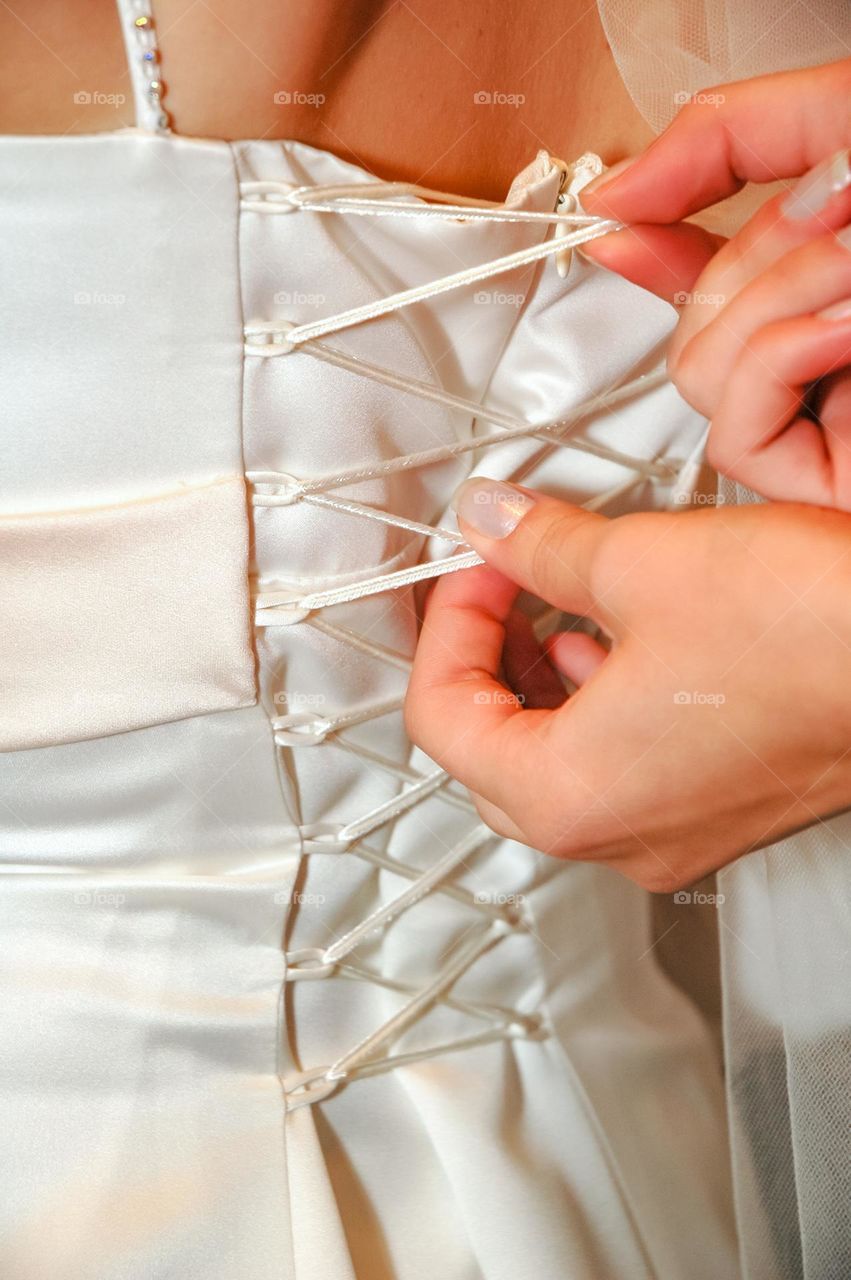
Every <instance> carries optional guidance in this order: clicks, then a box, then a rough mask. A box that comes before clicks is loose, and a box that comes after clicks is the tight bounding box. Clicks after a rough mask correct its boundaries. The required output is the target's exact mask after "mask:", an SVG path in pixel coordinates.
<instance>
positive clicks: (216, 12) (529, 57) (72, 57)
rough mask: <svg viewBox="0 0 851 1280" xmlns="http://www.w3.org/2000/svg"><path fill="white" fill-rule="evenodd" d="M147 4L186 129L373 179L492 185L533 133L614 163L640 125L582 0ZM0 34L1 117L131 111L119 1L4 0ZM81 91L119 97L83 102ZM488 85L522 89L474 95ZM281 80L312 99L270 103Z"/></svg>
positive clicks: (26, 125) (532, 149)
mask: <svg viewBox="0 0 851 1280" xmlns="http://www.w3.org/2000/svg"><path fill="white" fill-rule="evenodd" d="M152 7H153V12H154V17H155V20H156V28H157V33H158V39H159V44H160V49H161V53H162V78H163V80H164V82H165V86H166V94H165V99H164V102H165V105H166V106H167V107H168V110H169V112H170V113H171V115H172V120H173V126H174V128H175V130H176V131H177V132H178V133H182V134H185V135H191V136H201V137H213V138H215V137H220V138H292V139H296V140H298V141H301V142H306V143H310V144H311V145H313V146H317V147H321V148H324V149H326V150H329V151H333V152H334V153H335V154H337V155H339V156H341V157H343V158H344V159H347V160H352V161H353V162H354V163H356V164H360V165H362V166H364V167H365V168H367V169H368V170H370V171H371V172H373V173H375V174H376V175H377V176H378V177H380V178H385V179H391V180H395V179H404V180H408V181H413V182H419V183H422V184H424V185H426V186H430V187H436V188H440V189H446V190H450V191H458V192H460V193H464V194H469V195H476V196H481V197H485V198H488V199H497V200H500V199H502V198H503V197H504V196H505V192H506V190H507V188H508V185H509V183H510V182H511V180H512V179H513V178H514V176H515V175H516V174H517V173H518V172H519V171H520V169H522V168H523V167H524V166H525V165H526V164H527V163H528V162H529V161H530V160H531V159H532V158H533V156H534V155H535V153H536V151H538V150H539V149H540V148H542V147H543V148H546V149H547V150H549V151H550V152H551V153H552V154H554V155H556V156H560V157H561V158H562V159H564V160H571V159H574V158H575V157H577V156H579V155H580V154H581V153H582V152H584V151H587V150H589V149H592V150H596V151H598V152H599V153H600V154H601V155H602V156H603V158H604V159H605V160H606V162H607V163H611V162H612V161H616V160H619V159H620V158H621V157H622V156H625V155H627V154H628V153H629V152H630V151H634V150H636V149H638V148H639V147H641V146H643V145H645V143H646V142H648V141H649V140H650V138H651V136H652V134H651V131H650V129H649V128H648V126H647V125H646V123H645V122H644V121H643V119H642V118H641V116H640V115H639V113H638V111H637V110H636V108H635V106H634V105H633V103H632V101H631V99H630V97H629V95H628V93H627V91H626V89H625V88H624V86H623V84H622V82H621V79H620V76H619V75H618V72H617V68H616V66H615V63H614V59H613V58H612V55H611V52H610V50H609V48H608V46H607V44H606V40H605V36H604V34H603V29H602V26H601V23H600V19H599V17H598V14H597V9H596V5H594V4H590V5H589V4H588V3H587V2H586V0H524V5H523V21H522V22H520V21H517V7H516V5H512V4H509V3H508V2H507V0H478V2H477V3H476V4H461V3H459V0H360V3H349V2H348V0H346V2H345V3H344V0H311V3H310V4H309V5H306V4H291V3H289V4H288V3H281V2H280V0H262V2H254V3H251V4H246V3H243V0H204V3H198V2H197V0H155V2H154V4H153V6H152ZM93 33H96V36H97V38H96V39H93V38H92V36H93ZM0 49H2V50H3V94H2V98H0V132H2V133H18V132H20V133H48V134H49V133H57V134H65V133H66V132H71V133H88V132H94V131H97V130H104V129H115V128H121V127H124V126H127V125H131V124H132V123H133V109H132V102H131V101H130V98H129V96H128V95H129V90H128V84H127V75H126V69H125V59H124V49H123V44H122V40H121V34H120V31H119V27H118V18H117V13H116V8H115V2H114V0H73V2H71V3H69V0H26V2H24V0H9V3H7V4H3V5H0ZM81 90H82V91H89V92H92V91H95V90H97V91H100V92H101V93H104V94H112V95H114V94H116V93H117V94H122V93H123V94H124V96H125V101H124V102H123V103H120V104H118V105H117V106H112V105H108V104H104V103H98V102H97V101H95V102H91V103H88V104H86V105H83V106H81V105H78V104H75V103H74V94H75V93H77V92H79V91H81ZM483 91H484V92H491V93H492V92H493V91H497V92H498V93H502V94H505V95H513V97H514V98H517V97H522V99H523V101H522V102H521V103H519V104H517V105H512V104H511V103H510V102H507V103H496V104H491V105H488V104H481V103H477V102H476V100H475V98H476V95H477V94H479V93H481V92H483ZM282 92H283V93H287V92H289V93H290V94H291V96H293V98H295V97H296V95H297V94H302V95H314V96H316V95H322V96H323V97H324V101H323V102H322V103H321V104H320V105H318V106H315V105H310V104H309V103H305V102H301V101H296V100H293V101H291V102H289V103H287V102H280V101H278V102H276V101H275V94H276V93H277V94H278V95H279V97H280V94H281V93H282Z"/></svg>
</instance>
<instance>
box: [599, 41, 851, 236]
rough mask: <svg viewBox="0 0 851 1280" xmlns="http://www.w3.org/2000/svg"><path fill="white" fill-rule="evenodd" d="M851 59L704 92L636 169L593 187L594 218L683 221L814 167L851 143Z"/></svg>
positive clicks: (625, 170)
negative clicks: (750, 185) (753, 185)
mask: <svg viewBox="0 0 851 1280" xmlns="http://www.w3.org/2000/svg"><path fill="white" fill-rule="evenodd" d="M849 97H851V59H848V58H846V59H843V60H842V61H840V62H834V63H831V64H829V65H828V66H825V67H819V68H817V69H815V70H813V69H809V68H808V69H806V70H803V71H789V72H782V73H778V74H775V75H768V76H760V77H758V78H756V79H752V80H743V81H740V82H739V83H737V84H727V85H720V86H719V87H718V88H717V89H715V90H707V92H706V93H704V94H701V95H698V96H697V97H696V99H695V100H694V101H693V102H691V103H689V104H688V105H687V106H686V107H684V108H683V110H682V111H681V112H680V113H679V115H678V116H677V117H676V119H675V120H674V121H673V123H672V124H671V125H669V127H668V128H667V129H666V130H665V131H664V133H662V134H660V135H659V137H658V138H656V139H655V141H654V142H652V143H651V144H650V146H649V147H648V148H647V150H646V151H644V152H643V153H642V154H641V155H640V156H639V157H638V158H637V159H636V160H635V161H634V162H633V163H632V164H630V165H628V166H627V167H626V168H621V169H620V171H619V172H618V173H617V174H615V175H614V176H613V177H612V178H611V180H610V181H609V182H606V180H605V179H606V175H605V174H604V175H603V176H602V177H601V178H599V179H597V180H595V181H594V182H593V183H589V185H588V186H587V187H585V188H584V189H583V192H582V204H583V207H584V208H585V209H587V211H588V212H589V213H595V214H601V215H605V216H606V217H614V218H618V219H619V220H620V221H622V222H630V223H632V222H679V221H680V220H681V219H683V218H686V217H688V216H689V214H693V213H696V212H697V211H698V210H700V209H705V208H707V207H708V206H709V205H712V204H715V203H716V202H717V201H719V200H722V199H724V198H725V197H726V196H729V195H732V194H733V193H734V192H735V191H738V190H739V189H740V188H741V187H742V186H743V185H744V183H745V182H747V181H752V182H773V181H775V180H776V179H778V178H791V177H795V176H797V175H798V174H802V173H804V172H805V171H807V170H808V169H810V168H812V167H813V166H814V165H816V164H817V163H818V162H819V161H821V160H823V159H824V157H825V156H830V155H832V154H833V153H834V152H836V151H838V150H840V149H841V148H847V147H848V145H849V142H851V117H849V114H848V112H847V111H846V110H844V109H840V110H837V104H844V103H846V102H848V100H849Z"/></svg>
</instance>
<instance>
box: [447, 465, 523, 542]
mask: <svg viewBox="0 0 851 1280" xmlns="http://www.w3.org/2000/svg"><path fill="white" fill-rule="evenodd" d="M534 505H535V499H534V498H530V497H529V495H528V494H527V493H523V491H522V490H521V489H516V488H515V487H514V485H513V484H504V483H503V482H502V481H501V480H488V479H486V478H485V477H484V476H473V478H472V479H470V480H465V481H464V483H463V484H462V485H461V487H460V488H459V489H458V490H456V493H455V496H454V497H453V499H452V506H453V507H454V509H455V511H456V513H457V514H458V515H459V516H460V518H461V519H462V520H463V521H464V522H465V523H466V524H469V525H471V526H472V528H473V529H475V530H476V531H477V532H478V533H483V534H484V535H485V537H486V538H507V537H508V535H509V534H510V533H512V532H513V531H514V530H515V529H516V528H517V526H518V524H519V523H520V521H521V520H522V519H523V517H524V516H525V515H528V513H529V512H530V511H531V510H532V507H534Z"/></svg>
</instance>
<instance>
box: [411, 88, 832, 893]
mask: <svg viewBox="0 0 851 1280" xmlns="http://www.w3.org/2000/svg"><path fill="white" fill-rule="evenodd" d="M849 87H851V63H841V64H836V65H835V66H833V67H831V68H828V69H826V70H824V71H822V70H816V71H811V72H804V73H795V75H791V76H777V77H766V78H763V79H762V80H760V81H756V82H751V83H749V84H745V85H743V86H741V87H730V86H717V87H715V88H716V91H717V92H721V93H722V94H723V95H725V101H726V106H725V108H724V109H723V111H722V112H720V113H719V112H717V111H716V112H715V114H714V115H711V114H709V113H708V112H705V111H702V110H701V108H700V107H698V106H697V105H696V106H695V107H694V108H693V109H689V110H688V111H686V112H685V113H683V115H682V117H681V118H680V119H678V121H676V122H675V124H674V125H673V126H672V127H671V129H670V130H669V131H668V133H667V134H666V135H664V136H663V137H662V138H661V139H660V140H659V141H658V142H656V143H654V144H653V145H652V146H651V147H650V148H649V150H648V152H647V153H645V155H644V156H643V158H642V159H640V160H639V161H637V162H636V163H635V164H632V165H630V166H629V167H627V168H625V169H622V170H621V171H620V172H619V173H618V174H617V175H614V176H612V177H611V178H610V180H609V181H608V182H600V183H598V184H597V185H596V186H595V188H594V189H593V190H591V189H589V191H588V192H587V193H583V204H584V206H585V207H586V209H588V211H589V212H594V213H600V214H606V215H609V216H612V215H613V216H616V217H617V218H619V219H621V220H624V221H629V222H630V223H631V224H633V225H632V227H631V229H629V230H627V231H623V232H618V233H616V234H614V235H612V236H609V237H607V238H606V239H605V240H600V241H597V242H595V244H594V245H591V246H588V252H589V254H592V255H593V256H595V257H597V258H598V260H599V261H601V262H602V263H604V264H605V265H606V266H608V267H609V268H610V269H613V270H620V271H622V272H623V273H624V274H625V275H627V276H629V277H630V278H632V279H634V280H636V281H639V282H640V283H642V284H644V285H645V286H646V287H650V288H654V289H655V290H656V291H657V292H659V293H660V294H662V295H663V296H665V295H667V296H672V294H673V293H675V292H676V291H677V290H688V291H690V296H692V298H693V300H692V301H691V302H690V303H689V305H688V306H686V307H685V308H684V312H683V316H682V319H681V321H680V325H679V328H678V331H677V333H676V335H675V337H674V342H673V344H672V354H671V359H670V364H671V370H672V374H673V376H674V379H675V380H676V381H678V382H679V384H680V386H681V388H682V389H683V391H684V393H685V394H686V395H687V396H688V397H689V398H691V399H692V400H693V401H694V402H695V403H696V404H698V405H699V407H701V408H703V409H704V411H705V412H707V413H708V414H710V415H712V419H713V421H712V430H713V432H715V433H716V435H717V434H719V425H720V427H721V431H720V434H721V436H722V444H721V445H720V446H718V445H717V444H715V445H714V449H715V454H716V457H717V456H718V455H719V454H720V455H721V456H722V458H723V459H727V458H729V459H731V465H730V468H729V469H730V470H731V471H733V473H734V474H738V475H739V477H740V478H743V479H746V480H747V481H748V482H750V483H751V484H753V485H754V486H755V487H756V488H760V487H761V486H763V487H765V489H766V490H767V491H769V492H770V491H771V489H772V488H777V487H779V488H781V490H782V496H784V497H789V498H792V497H795V496H796V495H800V496H802V497H812V496H813V495H815V498H816V500H819V499H821V501H822V503H823V504H824V505H821V506H817V505H812V506H805V505H800V504H792V503H791V502H790V503H788V504H787V503H776V504H770V505H750V506H742V507H718V508H716V509H714V510H701V511H687V512H678V513H666V514H662V513H658V514H646V515H630V516H624V517H621V518H619V519H615V520H606V519H605V518H604V517H602V516H599V515H591V514H589V513H587V512H584V511H582V510H581V509H579V508H576V507H571V506H568V505H567V504H565V503H560V502H556V501H554V500H552V499H549V498H545V497H543V495H534V494H531V493H529V492H528V491H518V490H514V491H513V492H512V490H511V489H510V488H508V487H506V486H501V487H500V486H497V487H494V485H493V483H492V482H489V481H485V480H476V479H473V480H471V481H468V482H467V484H466V485H465V486H464V487H463V488H462V490H461V493H460V495H459V499H458V502H457V506H458V511H459V524H460V528H461V530H462V532H463V533H464V535H465V536H466V537H467V539H468V540H469V542H470V544H471V545H472V546H473V547H475V549H476V550H477V551H478V552H479V553H480V554H481V555H482V556H483V557H484V559H485V560H486V562H487V567H483V568H481V569H475V570H471V571H468V572H466V573H459V574H456V575H453V576H452V577H451V578H449V577H447V578H446V579H444V580H443V581H441V582H439V583H438V584H437V586H436V588H435V590H434V591H433V593H432V595H431V597H430V600H429V604H428V608H427V611H426V616H425V622H424V627H423V634H422V639H421V642H420V648H419V651H418V654H417V659H416V662H415V665H414V673H413V679H412V682H411V687H410V691H409V697H408V707H407V721H408V727H409V731H410V733H411V736H412V737H413V738H414V740H415V741H417V742H418V743H419V744H420V745H421V746H422V747H423V748H424V749H425V750H426V751H427V752H428V753H429V754H430V755H431V756H433V757H434V759H435V760H437V761H438V762H439V763H441V764H443V765H444V767H446V768H447V769H448V770H449V771H450V772H451V773H452V774H454V775H455V776H456V777H458V778H460V779H461V781H463V782H465V783H466V785H467V786H468V787H470V789H471V790H472V791H473V792H474V794H476V796H477V804H478V806H479V809H480V812H481V814H482V816H483V817H484V818H485V820H486V821H487V822H489V823H490V824H491V826H493V827H494V829H495V830H497V831H499V832H501V833H502V834H505V835H510V836H513V837H514V838H516V839H519V840H523V841H526V842H527V843H530V844H532V845H534V846H535V847H537V848H540V849H542V850H544V851H545V852H549V853H552V854H554V855H556V856H559V857H564V858H586V859H587V858H592V859H594V860H597V861H603V862H606V863H608V864H609V865H611V866H613V867H615V868H617V869H618V870H620V871H621V872H623V873H624V874H625V875H627V876H629V877H630V878H631V879H633V880H635V881H637V882H638V883H639V884H642V885H644V886H645V887H647V888H649V889H653V890H661V891H670V890H672V889H677V888H680V887H682V886H683V885H687V884H689V883H692V882H694V881H695V880H697V879H699V878H700V877H701V876H703V875H705V874H706V873H707V872H709V871H712V870H715V869H717V868H719V867H721V866H724V865H725V864H727V863H728V862H730V861H732V860H733V859H735V858H737V857H738V856H740V855H741V854H743V853H745V852H747V851H748V850H750V849H753V848H759V847H762V846H764V845H766V844H768V843H771V842H773V841H775V840H777V839H779V838H780V837H782V836H784V835H787V834H789V833H790V832H793V831H795V830H798V829H799V828H801V827H804V826H809V825H812V824H814V823H817V822H819V821H821V820H822V819H824V818H825V817H826V816H828V815H830V814H833V813H835V812H838V811H842V810H844V809H847V808H849V807H851V736H849V735H851V718H849V712H848V708H849V705H851V604H850V603H849V601H851V596H849V588H851V519H849V517H848V515H847V514H845V513H844V512H840V511H837V510H830V509H826V507H827V505H834V504H832V503H830V502H829V500H830V499H837V501H836V502H835V505H847V501H846V503H842V502H840V501H838V499H841V498H842V497H843V495H844V496H845V497H846V499H847V494H848V490H847V487H846V485H847V479H846V478H847V473H848V467H847V463H846V455H847V440H848V430H847V424H848V421H849V419H848V416H847V408H848V401H847V381H846V379H847V373H845V372H843V370H845V369H846V368H847V365H848V363H849V359H851V323H849V317H848V315H847V314H845V312H844V308H842V314H839V315H837V316H836V317H835V318H831V317H823V316H818V315H814V314H813V309H814V308H816V307H818V308H822V307H824V306H833V305H835V304H836V303H837V302H841V300H842V299H843V298H844V299H847V298H848V297H849V296H851V247H849V245H848V243H847V239H846V238H845V237H844V236H842V235H841V234H839V235H837V234H836V232H837V230H838V229H839V228H841V227H843V226H844V224H845V223H846V222H847V219H848V217H849V215H851V201H849V194H848V191H847V189H842V190H836V191H828V192H827V199H826V200H825V201H823V202H822V205H820V207H819V209H818V210H817V211H815V213H814V214H813V215H812V216H807V217H805V218H802V219H795V218H792V219H791V221H790V219H789V216H788V211H789V205H788V204H784V205H781V200H785V201H788V200H789V196H788V195H785V196H783V197H781V199H780V200H774V201H772V202H771V203H770V205H768V206H767V207H766V208H765V209H763V210H761V211H760V213H758V214H757V215H756V217H755V218H754V219H753V221H752V223H751V224H749V226H748V227H746V228H745V229H744V231H743V232H742V233H741V234H740V235H739V236H737V237H735V238H734V240H732V241H731V242H730V243H729V244H727V245H725V244H723V242H720V241H719V240H718V239H717V238H715V237H711V236H707V235H706V234H705V233H704V232H702V231H700V230H699V229H696V228H694V227H693V226H689V225H682V224H680V222H679V220H680V219H681V218H682V217H685V216H686V215H688V214H691V213H694V212H695V211H696V210H698V209H700V208H702V207H703V206H705V205H707V204H710V203H712V202H714V201H716V200H718V199H720V198H721V197H723V196H725V195H727V194H729V193H730V192H731V191H733V190H735V189H737V187H739V186H740V185H741V183H742V181H743V180H744V179H746V178H748V177H751V178H754V179H756V180H763V181H765V180H768V179H769V178H776V177H778V176H780V177H784V178H787V179H793V178H794V177H795V176H796V175H800V174H803V173H805V172H806V171H808V170H809V169H810V167H811V166H813V165H815V164H817V163H818V162H820V161H821V160H823V158H824V157H825V155H828V156H829V155H831V153H833V152H835V151H836V150H837V148H847V147H848V145H849V142H850V141H851V129H849V112H848V110H847V106H846V105H845V104H847V101H848V99H849V95H848V89H849ZM840 89H843V90H844V92H843V93H842V94H840V93H839V90H840ZM717 92H716V93H715V96H717ZM713 110H714V108H713ZM833 172H835V173H840V175H841V174H842V172H844V171H843V170H842V169H841V168H839V169H835V170H834V171H833ZM843 181H844V180H843V179H842V178H841V177H840V179H838V180H837V181H836V183H835V184H834V185H836V186H839V187H841V186H842V185H843ZM806 182H807V189H811V188H812V180H811V179H806ZM798 199H799V201H800V196H799V197H798ZM704 293H706V294H710V293H717V294H720V295H721V296H722V304H721V306H720V307H718V306H717V305H715V304H707V303H706V302H705V301H704V300H703V298H702V295H703V294H704ZM719 311H720V314H719ZM778 330H779V337H778ZM778 353H781V354H782V357H783V358H782V359H781V354H778ZM796 362H797V363H796ZM808 362H809V363H808ZM790 370H791V374H790ZM808 370H811V371H812V372H811V373H810V372H808ZM825 372H827V373H828V374H829V375H830V376H829V377H828V378H827V379H823V381H822V385H821V388H820V389H821V410H822V412H824V411H825V406H826V411H827V426H823V425H820V426H817V425H816V424H814V423H813V422H812V420H811V419H809V418H805V417H803V416H802V415H800V413H799V408H800V400H801V396H802V393H803V384H804V382H805V381H807V380H808V379H809V378H810V377H811V376H813V377H818V376H820V375H821V374H823V373H825ZM731 388H732V391H731ZM766 388H768V389H769V390H768V392H767V391H766ZM749 415H752V417H751V416H749ZM790 435H791V436H792V437H793V445H792V451H791V452H790V451H788V440H789V437H790ZM766 436H768V437H769V441H770V442H769V444H768V445H767V446H766V447H765V448H764V449H759V448H754V440H755V438H756V439H757V440H758V441H759V440H761V439H764V438H765V437H766ZM796 436H797V438H798V443H797V445H796V444H795V437H796ZM825 437H829V438H830V446H829V447H828V448H826V447H825V443H824V441H825ZM711 438H712V437H711ZM784 440H785V441H787V445H786V448H787V452H785V453H784V445H783V442H784ZM775 441H776V443H774V442H775ZM826 455H827V457H826ZM517 584H519V585H520V586H522V587H524V588H526V589H528V590H531V591H533V592H534V593H536V594H537V595H540V596H541V597H542V598H543V599H545V600H548V601H550V602H551V603H553V604H555V605H557V606H559V607H560V608H562V609H564V610H565V611H567V612H569V613H576V614H580V615H583V616H586V617H589V618H591V619H592V620H593V621H594V622H596V623H597V624H598V625H599V626H600V628H601V629H602V630H603V632H604V633H605V634H606V635H607V636H608V637H609V641H610V651H609V649H608V648H607V647H604V646H603V645H601V644H599V643H598V642H597V641H596V640H594V639H592V638H591V637H589V636H588V635H585V634H577V633H571V632H566V633H562V634H559V635H556V636H554V637H552V638H551V639H550V640H549V641H548V644H547V651H548V655H549V658H550V660H551V662H552V664H553V666H554V667H555V668H557V669H558V670H559V671H561V672H562V673H563V674H564V675H566V676H568V677H570V679H571V680H572V681H573V682H574V684H575V685H577V686H578V691H577V692H576V693H575V694H574V695H573V696H572V697H570V698H569V699H566V700H565V699H561V700H559V699H557V698H553V689H552V680H551V679H550V677H549V676H548V675H547V674H546V672H545V671H544V669H543V667H542V661H541V660H535V659H534V658H533V657H532V656H531V652H530V649H529V642H528V636H527V638H526V640H525V641H524V642H523V645H524V649H525V654H526V658H525V664H524V665H525V672H523V673H522V676H523V677H524V678H525V681H526V684H527V685H529V686H530V687H531V688H532V690H533V699H534V700H533V702H532V703H531V704H529V703H527V704H525V706H524V705H521V702H520V701H516V702H514V701H512V699H511V698H510V697H506V685H505V677H506V675H507V674H508V675H509V676H510V678H509V680H508V683H509V684H510V686H511V688H512V689H514V691H516V692H520V691H521V690H522V687H523V679H521V678H520V675H518V666H517V662H516V661H515V660H514V659H513V658H512V655H511V649H512V646H513V647H514V648H516V647H517V642H516V641H515V640H514V639H513V637H514V635H515V634H516V633H517V631H518V626H519V625H520V624H518V622H517V621H516V619H514V620H512V606H513V602H514V599H515V596H516V593H517ZM506 637H507V639H506ZM541 688H543V689H544V696H543V697H541V696H540V695H539V693H538V690H539V689H541Z"/></svg>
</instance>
